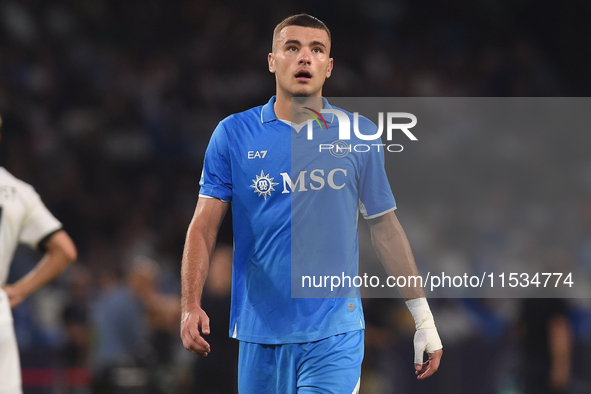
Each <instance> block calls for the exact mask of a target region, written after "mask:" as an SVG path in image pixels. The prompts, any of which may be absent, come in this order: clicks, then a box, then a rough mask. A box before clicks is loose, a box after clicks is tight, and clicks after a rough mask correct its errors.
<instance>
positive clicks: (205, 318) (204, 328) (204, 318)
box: [200, 312, 209, 335]
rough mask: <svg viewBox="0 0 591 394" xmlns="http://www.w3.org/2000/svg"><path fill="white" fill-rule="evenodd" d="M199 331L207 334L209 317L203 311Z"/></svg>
mask: <svg viewBox="0 0 591 394" xmlns="http://www.w3.org/2000/svg"><path fill="white" fill-rule="evenodd" d="M200 322H201V332H203V333H204V334H205V335H209V317H208V316H207V315H206V314H205V312H204V313H203V314H202V315H201V321H200Z"/></svg>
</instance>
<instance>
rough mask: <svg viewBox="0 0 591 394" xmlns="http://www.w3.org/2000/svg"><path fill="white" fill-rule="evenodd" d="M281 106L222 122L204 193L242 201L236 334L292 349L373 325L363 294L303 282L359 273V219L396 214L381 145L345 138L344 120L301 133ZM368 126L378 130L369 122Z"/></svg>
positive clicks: (236, 215) (363, 123) (238, 204)
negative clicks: (281, 116)
mask: <svg viewBox="0 0 591 394" xmlns="http://www.w3.org/2000/svg"><path fill="white" fill-rule="evenodd" d="M274 102H275V97H272V98H271V100H270V101H269V102H268V103H267V104H265V105H264V106H259V107H256V108H252V109H250V110H248V111H245V112H241V113H238V114H234V115H231V116H229V117H228V118H226V119H224V120H223V121H222V122H220V123H219V125H218V126H217V128H216V129H215V131H214V133H213V135H212V137H211V140H210V142H209V146H208V148H207V151H206V154H205V161H204V167H203V175H202V178H201V181H200V185H201V189H200V195H201V196H208V197H214V198H219V199H222V200H225V201H229V202H231V204H232V217H233V228H234V260H233V273H232V306H231V316H230V321H231V323H230V336H232V337H234V338H237V339H239V340H242V341H247V342H254V343H262V344H285V343H303V342H312V341H317V340H320V339H323V338H326V337H329V336H332V335H337V334H341V333H345V332H349V331H354V330H359V329H363V328H364V325H365V324H364V320H363V311H362V308H361V302H360V299H359V297H358V293H357V292H351V291H349V290H351V289H343V288H341V289H338V290H337V291H332V290H331V288H330V283H329V284H328V286H327V287H325V286H321V287H314V286H312V288H309V287H306V286H303V282H302V276H304V275H308V276H310V277H311V276H313V275H339V276H340V275H348V276H351V277H352V276H354V275H356V274H357V267H358V262H359V250H358V239H357V218H358V213H359V212H361V213H362V214H363V216H364V217H365V218H372V217H376V216H379V215H382V214H384V213H386V212H389V211H391V210H394V209H395V208H396V205H395V201H394V197H393V195H392V192H391V189H390V185H389V183H388V179H387V177H386V173H385V170H384V154H383V150H381V149H379V147H378V145H379V144H381V140H377V141H361V140H359V139H357V137H355V136H354V135H352V137H351V140H349V141H338V136H339V133H338V119H337V117H336V116H325V117H324V119H325V120H326V123H324V122H309V124H310V125H309V126H308V127H305V126H304V127H302V128H301V129H299V130H298V128H297V127H291V126H290V125H288V124H287V123H286V122H284V121H281V120H278V119H277V117H276V116H275V112H274V110H273V104H274ZM324 108H325V109H327V108H332V107H330V105H329V104H328V102H326V100H325V101H324ZM341 111H342V110H341ZM347 114H348V115H349V116H350V117H351V124H353V116H352V115H351V114H349V113H347ZM359 127H360V129H370V130H372V129H375V125H374V124H373V123H371V122H370V121H368V120H367V119H365V118H362V117H360V119H359ZM373 131H374V132H375V130H373ZM312 134H313V135H312ZM365 134H368V135H369V134H373V132H371V131H370V132H367V133H365ZM310 136H312V137H313V138H312V139H310V138H309V137H310ZM372 144H374V145H373V146H372ZM357 145H359V146H360V147H361V148H360V149H359V150H358V151H355V150H354V149H352V147H353V146H357ZM367 146H369V147H370V149H369V150H367V151H366V147H367ZM347 147H348V148H347ZM382 147H383V146H382ZM354 290H357V289H354Z"/></svg>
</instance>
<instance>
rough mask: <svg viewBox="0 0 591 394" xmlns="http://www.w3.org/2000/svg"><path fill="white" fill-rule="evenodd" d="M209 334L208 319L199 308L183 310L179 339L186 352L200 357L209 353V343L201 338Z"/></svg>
mask: <svg viewBox="0 0 591 394" xmlns="http://www.w3.org/2000/svg"><path fill="white" fill-rule="evenodd" d="M201 334H203V335H208V334H209V317H207V314H206V313H205V311H204V310H203V309H201V308H200V307H194V308H192V309H191V310H183V312H182V316H181V339H182V340H183V345H184V346H185V348H186V349H187V350H190V351H192V352H193V353H197V354H199V355H201V356H207V355H208V354H209V352H210V351H211V348H210V346H209V343H207V342H206V341H205V339H203V337H202V336H201Z"/></svg>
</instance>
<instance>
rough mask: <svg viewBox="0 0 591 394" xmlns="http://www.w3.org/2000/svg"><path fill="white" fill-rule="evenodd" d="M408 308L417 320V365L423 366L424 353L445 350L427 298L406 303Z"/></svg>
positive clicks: (415, 345)
mask: <svg viewBox="0 0 591 394" xmlns="http://www.w3.org/2000/svg"><path fill="white" fill-rule="evenodd" d="M406 306H407V307H408V310H409V311H410V313H411V314H412V317H413V319H414V320H415V328H416V330H417V331H416V332H415V336H414V348H415V364H423V353H424V352H427V353H433V352H434V351H436V350H439V349H441V348H443V345H442V344H441V339H440V338H439V333H437V328H436V327H435V320H433V314H432V313H431V309H429V303H427V299H426V298H415V299H413V300H408V301H406Z"/></svg>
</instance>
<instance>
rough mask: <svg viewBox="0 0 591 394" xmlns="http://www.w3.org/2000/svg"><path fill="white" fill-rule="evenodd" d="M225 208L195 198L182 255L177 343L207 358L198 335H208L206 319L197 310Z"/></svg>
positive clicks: (207, 348) (224, 204)
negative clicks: (179, 327) (179, 322)
mask: <svg viewBox="0 0 591 394" xmlns="http://www.w3.org/2000/svg"><path fill="white" fill-rule="evenodd" d="M228 205H229V203H227V202H223V201H221V200H219V199H217V198H203V197H200V198H199V200H198V201H197V208H195V214H194V215H193V219H192V220H191V223H190V224H189V230H188V231H187V238H186V240H185V249H184V251H183V263H182V268H181V284H182V298H181V339H182V340H183V345H184V346H185V348H186V349H188V350H190V351H192V352H193V353H197V354H199V355H202V356H207V355H208V354H209V352H210V351H211V348H210V346H209V343H207V341H205V339H203V337H202V334H204V335H207V334H209V318H208V317H207V314H206V313H205V311H203V309H201V295H202V293H203V286H204V285H205V279H206V278H207V273H208V272H209V264H210V262H211V257H212V254H213V250H214V247H215V242H216V238H217V234H218V230H219V228H220V225H221V223H222V219H223V218H224V216H225V214H226V212H227V211H228Z"/></svg>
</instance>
